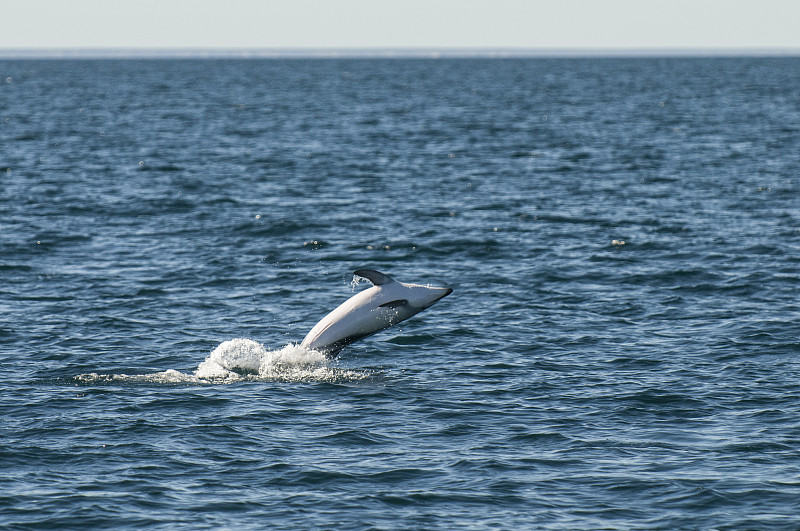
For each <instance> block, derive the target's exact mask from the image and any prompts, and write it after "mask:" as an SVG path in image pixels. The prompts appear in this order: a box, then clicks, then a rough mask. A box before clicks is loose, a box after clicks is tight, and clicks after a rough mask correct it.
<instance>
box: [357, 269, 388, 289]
mask: <svg viewBox="0 0 800 531" xmlns="http://www.w3.org/2000/svg"><path fill="white" fill-rule="evenodd" d="M353 274H354V275H355V276H357V277H363V278H366V279H367V280H369V281H370V282H372V283H373V284H374V285H375V286H383V285H384V284H391V283H392V282H394V279H393V278H392V277H390V276H389V275H384V274H383V273H381V272H379V271H374V270H372V269H359V270H358V271H356V272H354V273H353Z"/></svg>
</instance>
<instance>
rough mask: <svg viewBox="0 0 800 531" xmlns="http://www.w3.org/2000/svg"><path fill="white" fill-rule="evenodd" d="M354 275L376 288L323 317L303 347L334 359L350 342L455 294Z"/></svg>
mask: <svg viewBox="0 0 800 531" xmlns="http://www.w3.org/2000/svg"><path fill="white" fill-rule="evenodd" d="M353 275H355V276H358V277H363V278H366V279H367V280H369V281H370V282H372V284H373V286H372V287H371V288H369V289H365V290H364V291H362V292H360V293H357V294H355V295H353V296H352V297H350V298H349V299H347V300H346V301H345V302H344V303H342V304H341V306H339V307H338V308H336V309H335V310H333V311H332V312H331V313H329V314H328V315H326V316H325V317H323V318H322V320H321V321H320V322H318V323H317V324H316V325H314V328H312V329H311V331H310V332H309V333H308V335H306V337H305V339H303V342H302V343H300V346H301V347H305V348H307V349H312V350H317V351H320V352H323V353H324V354H325V355H326V356H327V357H329V358H334V357H336V355H337V354H338V353H339V351H340V350H342V348H344V347H346V346H347V345H349V344H350V343H353V342H354V341H358V340H359V339H362V338H365V337H367V336H371V335H372V334H374V333H375V332H380V331H381V330H383V329H385V328H389V327H390V326H392V325H396V324H397V323H399V322H401V321H405V320H406V319H408V318H409V317H412V316H414V315H416V314H418V313H419V312H421V311H422V310H424V309H425V308H428V307H430V306H431V305H433V303H435V302H436V301H438V300H439V299H441V298H443V297H446V296H448V295H450V294H451V293H452V292H453V290H452V289H450V288H432V287H430V286H421V285H419V284H406V283H404V282H397V281H396V280H394V279H393V278H391V277H390V276H389V275H385V274H383V273H379V272H378V271H373V270H371V269H359V270H358V271H356V272H355V273H353Z"/></svg>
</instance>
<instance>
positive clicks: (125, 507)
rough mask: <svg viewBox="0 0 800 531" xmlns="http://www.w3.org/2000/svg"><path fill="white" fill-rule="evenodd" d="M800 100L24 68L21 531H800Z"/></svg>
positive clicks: (331, 73)
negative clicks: (354, 326)
mask: <svg viewBox="0 0 800 531" xmlns="http://www.w3.org/2000/svg"><path fill="white" fill-rule="evenodd" d="M798 80H800V58H797V57H772V58H736V57H728V58H701V57H697V58H687V57H683V58H658V57H650V58H627V59H626V58H570V59H557V58H553V59H545V58H538V59H525V58H518V59H455V58H453V59H439V60H435V59H346V58H345V59H273V60H261V59H251V60H234V59H214V60H211V59H181V60H178V59H172V60H168V59H161V60H159V59H148V60H137V59H115V60H88V59H87V60H77V59H75V60H30V59H24V60H23V59H18V60H3V61H0V415H1V417H0V418H2V422H1V423H0V527H2V528H4V529H48V530H50V529H81V528H84V529H99V528H159V529H212V528H213V529H217V528H228V529H240V528H272V529H333V528H336V529H670V530H673V529H715V530H734V529H736V530H738V529H763V530H776V529H786V530H796V529H800V82H798ZM360 268H371V269H377V270H379V271H382V272H384V273H387V274H389V275H391V276H393V277H394V278H396V279H397V280H400V281H403V282H414V283H423V284H428V283H429V284H434V285H439V286H447V287H451V288H453V289H454V292H453V294H452V295H450V296H449V297H447V298H445V299H443V300H441V301H440V302H438V303H437V304H436V305H435V306H433V307H431V308H430V309H428V310H426V311H425V312H423V313H421V314H419V315H417V316H416V317H414V318H412V319H410V320H408V321H405V322H403V323H401V324H399V325H397V326H395V327H393V328H390V329H388V330H385V331H383V332H381V333H379V334H376V335H374V336H372V337H370V338H368V339H365V340H363V341H360V342H358V343H355V344H353V345H351V346H350V347H348V348H346V349H345V350H343V351H342V353H341V354H340V356H339V357H338V358H337V359H335V360H327V359H326V358H325V357H324V356H322V355H320V354H319V353H316V352H313V351H307V350H305V349H302V348H300V347H299V346H297V344H298V343H299V342H300V341H301V340H302V339H303V337H304V336H305V334H306V333H307V332H308V330H310V329H311V327H312V326H313V325H314V324H315V323H316V322H317V321H318V320H319V319H321V318H322V317H323V316H324V315H325V314H326V313H328V312H329V311H330V310H332V309H333V308H335V307H336V306H337V305H338V304H340V303H341V302H343V301H344V300H346V299H347V298H348V297H350V296H352V295H353V294H355V293H357V292H358V291H360V290H362V289H365V288H366V287H368V286H369V282H368V281H365V280H361V281H360V282H354V281H353V275H352V273H353V271H355V270H356V269H360Z"/></svg>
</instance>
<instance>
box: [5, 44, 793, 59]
mask: <svg viewBox="0 0 800 531" xmlns="http://www.w3.org/2000/svg"><path fill="white" fill-rule="evenodd" d="M787 56H800V48H781V47H739V48H734V47H671V48H670V47H608V48H592V47H575V48H563V47H562V48H557V47H552V48H550V47H539V48H501V47H497V48H492V47H438V48H437V47H371V48H370V47H341V48H334V47H331V48H314V47H308V48H303V47H274V48H269V47H263V48H258V47H255V48H239V47H231V48H221V47H208V48H203V47H164V48H158V47H152V48H151V47H68V48H44V47H43V48H0V59H106V58H108V59H124V58H131V59H137V58H142V59H147V58H153V59H158V58H165V59H168V58H176V59H181V58H185V59H190V58H197V59H204V58H208V59H215V58H219V59H223V58H231V59H293V58H297V59H304V58H310V59H317V58H319V59H324V58H332V59H335V58H343V59H345V58H376V59H380V58H398V59H401V58H431V59H438V58H561V57H563V58H569V57H576V58H577V57H587V58H592V57H620V58H623V57H787Z"/></svg>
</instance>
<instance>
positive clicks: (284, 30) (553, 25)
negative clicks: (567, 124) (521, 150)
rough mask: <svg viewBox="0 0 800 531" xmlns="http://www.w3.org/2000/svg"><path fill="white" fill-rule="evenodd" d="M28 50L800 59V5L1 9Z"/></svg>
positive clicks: (613, 2) (8, 38) (35, 1)
mask: <svg viewBox="0 0 800 531" xmlns="http://www.w3.org/2000/svg"><path fill="white" fill-rule="evenodd" d="M19 49H35V50H42V49H50V50H64V49H142V50H157V49H206V50H208V49H210V50H215V49H254V50H257V49H277V50H282V49H309V50H326V49H341V50H347V49H400V50H402V49H432V50H437V49H439V50H448V49H512V50H513V49H525V50H659V49H662V50H663V49H668V50H726V49H727V50H765V49H766V50H794V51H795V52H800V0H661V1H654V0H527V1H526V0H392V1H389V0H371V1H370V0H327V1H323V0H273V1H270V0H114V1H111V0H0V50H19Z"/></svg>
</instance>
